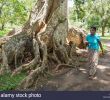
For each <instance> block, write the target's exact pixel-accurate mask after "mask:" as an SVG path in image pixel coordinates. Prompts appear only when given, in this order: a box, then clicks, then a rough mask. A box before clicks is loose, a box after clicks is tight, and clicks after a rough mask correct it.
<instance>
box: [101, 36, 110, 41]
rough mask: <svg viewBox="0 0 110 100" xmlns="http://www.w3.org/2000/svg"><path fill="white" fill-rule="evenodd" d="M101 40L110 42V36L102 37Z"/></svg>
mask: <svg viewBox="0 0 110 100" xmlns="http://www.w3.org/2000/svg"><path fill="white" fill-rule="evenodd" d="M101 39H104V40H110V35H107V36H103V37H102V36H101Z"/></svg>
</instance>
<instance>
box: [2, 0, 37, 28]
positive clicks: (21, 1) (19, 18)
mask: <svg viewBox="0 0 110 100" xmlns="http://www.w3.org/2000/svg"><path fill="white" fill-rule="evenodd" d="M34 1H35V0H0V29H2V30H3V29H4V28H5V27H6V26H11V27H12V26H13V25H18V26H19V25H22V24H23V23H25V21H26V20H27V18H28V16H29V13H30V10H31V8H32V6H33V4H34Z"/></svg>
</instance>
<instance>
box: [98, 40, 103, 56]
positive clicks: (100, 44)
mask: <svg viewBox="0 0 110 100" xmlns="http://www.w3.org/2000/svg"><path fill="white" fill-rule="evenodd" d="M98 43H99V46H100V48H101V50H102V54H104V50H103V46H102V43H101V41H98Z"/></svg>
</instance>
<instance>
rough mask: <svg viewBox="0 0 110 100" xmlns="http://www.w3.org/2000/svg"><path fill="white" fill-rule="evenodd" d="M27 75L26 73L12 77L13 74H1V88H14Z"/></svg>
mask: <svg viewBox="0 0 110 100" xmlns="http://www.w3.org/2000/svg"><path fill="white" fill-rule="evenodd" d="M25 76H26V75H25V74H24V73H22V74H19V75H16V76H13V77H11V74H5V75H2V76H0V90H2V91H3V90H14V89H15V88H16V87H17V86H18V84H19V83H20V81H21V80H22V79H24V78H25Z"/></svg>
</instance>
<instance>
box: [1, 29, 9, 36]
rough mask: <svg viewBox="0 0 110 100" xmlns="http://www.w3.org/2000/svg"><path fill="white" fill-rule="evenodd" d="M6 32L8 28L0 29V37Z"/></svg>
mask: <svg viewBox="0 0 110 100" xmlns="http://www.w3.org/2000/svg"><path fill="white" fill-rule="evenodd" d="M8 32H9V30H0V37H2V36H4V35H5V34H6V33H8Z"/></svg>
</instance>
